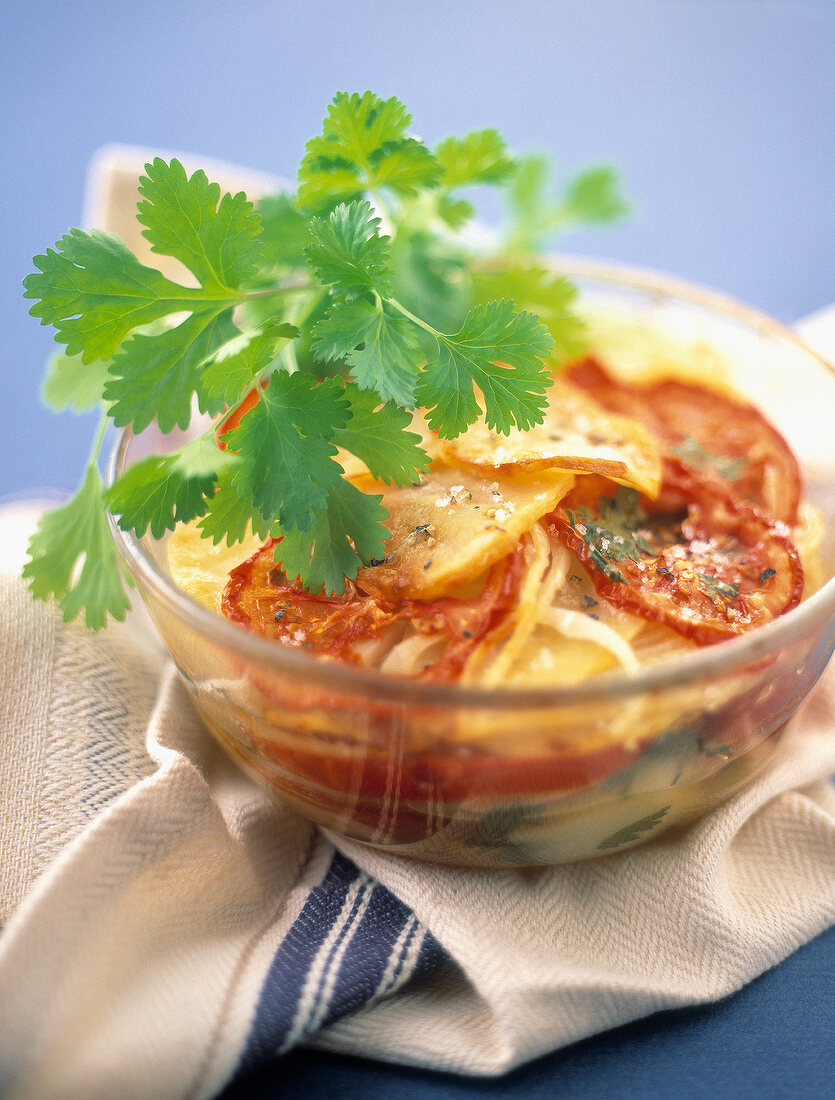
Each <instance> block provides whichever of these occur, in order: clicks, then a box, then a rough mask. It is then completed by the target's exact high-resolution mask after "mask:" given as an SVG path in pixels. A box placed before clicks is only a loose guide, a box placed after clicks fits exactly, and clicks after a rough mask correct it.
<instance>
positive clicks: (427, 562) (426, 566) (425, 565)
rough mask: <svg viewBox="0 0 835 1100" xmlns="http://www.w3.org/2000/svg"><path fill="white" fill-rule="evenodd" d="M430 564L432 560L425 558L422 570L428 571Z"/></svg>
mask: <svg viewBox="0 0 835 1100" xmlns="http://www.w3.org/2000/svg"><path fill="white" fill-rule="evenodd" d="M431 564H432V559H431V558H427V559H426V561H425V562H424V563H423V568H424V569H428V568H429V566H430V565H431Z"/></svg>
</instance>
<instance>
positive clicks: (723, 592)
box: [696, 573, 739, 600]
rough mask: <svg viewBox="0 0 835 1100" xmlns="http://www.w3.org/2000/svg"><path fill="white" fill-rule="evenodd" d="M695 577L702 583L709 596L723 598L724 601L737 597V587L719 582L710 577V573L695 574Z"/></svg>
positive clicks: (715, 578)
mask: <svg viewBox="0 0 835 1100" xmlns="http://www.w3.org/2000/svg"><path fill="white" fill-rule="evenodd" d="M696 575H697V576H698V577H699V578H700V579H701V580H703V581H704V585H705V588H706V589H707V590H708V593H709V594H710V595H711V596H724V597H725V599H726V600H733V599H734V598H735V597H736V596H738V595H739V585H736V584H728V583H726V582H725V581H720V580H719V579H718V578H717V577H712V576H711V575H710V573H697V574H696Z"/></svg>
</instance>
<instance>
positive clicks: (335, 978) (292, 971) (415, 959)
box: [236, 852, 447, 1076]
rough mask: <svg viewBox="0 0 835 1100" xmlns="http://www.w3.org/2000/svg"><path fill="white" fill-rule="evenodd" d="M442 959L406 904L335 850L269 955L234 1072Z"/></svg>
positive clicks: (244, 1069)
mask: <svg viewBox="0 0 835 1100" xmlns="http://www.w3.org/2000/svg"><path fill="white" fill-rule="evenodd" d="M446 957H447V956H446V953H445V952H444V951H443V949H442V948H441V947H440V946H439V944H438V943H437V941H436V940H434V939H433V937H432V936H431V935H429V933H428V932H426V930H425V929H424V928H423V927H422V926H421V925H420V923H419V922H418V921H417V920H416V918H415V917H414V916H413V914H412V913H411V911H410V910H409V909H408V907H407V906H405V905H404V904H403V903H402V902H401V901H399V900H398V899H397V898H396V897H394V895H393V894H391V893H389V891H388V890H386V889H385V887H383V886H381V885H380V884H379V883H375V882H374V881H373V880H372V879H370V878H369V877H368V876H367V875H366V874H364V873H363V872H361V871H359V870H358V869H357V867H355V866H354V864H353V863H351V862H350V860H348V859H346V857H345V856H343V855H342V854H341V853H339V852H337V853H336V854H335V855H334V857H333V860H332V861H331V864H330V867H329V868H328V871H327V874H326V875H325V877H324V878H323V879H322V881H321V883H320V884H319V885H318V886H317V887H315V888H314V889H313V890H311V892H310V894H309V895H308V898H307V901H306V902H305V904H304V907H303V908H302V911H301V913H300V914H299V916H298V917H297V918H296V920H295V922H294V923H293V926H292V928H291V929H290V931H289V932H288V933H287V935H286V936H285V938H284V940H283V941H282V943H281V944H280V945H279V947H278V949H277V951H276V953H275V955H274V957H273V961H272V963H271V965H270V968H269V970H268V972H267V975H266V978H265V979H264V984H263V986H262V988H261V993H260V996H259V998H258V1004H257V1006H256V1009H255V1016H254V1018H253V1021H252V1025H251V1027H250V1030H249V1035H248V1037H247V1040H246V1044H245V1047H244V1051H243V1054H242V1057H241V1061H240V1063H239V1066H238V1071H237V1074H240V1073H247V1072H249V1071H251V1070H253V1069H254V1068H256V1067H257V1066H261V1065H264V1064H266V1063H268V1062H269V1061H271V1060H272V1059H274V1058H275V1057H276V1056H277V1055H278V1054H280V1053H282V1052H283V1051H284V1050H287V1049H289V1048H290V1047H291V1046H295V1044H296V1043H299V1042H302V1041H303V1040H304V1039H306V1038H307V1037H308V1036H309V1035H311V1034H313V1033H314V1032H315V1031H317V1030H319V1028H321V1027H324V1026H325V1025H326V1024H329V1023H332V1022H333V1021H334V1020H337V1019H339V1018H340V1017H341V1016H344V1015H346V1013H349V1012H356V1011H357V1010H358V1009H361V1008H363V1007H364V1006H365V1005H367V1004H369V1003H370V1002H372V1001H375V1000H378V999H379V998H381V997H384V996H387V995H389V994H391V993H393V992H394V991H395V990H396V989H398V988H400V987H401V986H402V985H403V984H405V983H406V982H408V981H409V980H410V979H411V978H412V977H416V976H418V975H419V974H426V973H428V972H430V971H431V970H434V969H435V968H436V967H437V966H439V965H440V964H441V963H442V962H444V961H445V960H446ZM237 1074H236V1076H237Z"/></svg>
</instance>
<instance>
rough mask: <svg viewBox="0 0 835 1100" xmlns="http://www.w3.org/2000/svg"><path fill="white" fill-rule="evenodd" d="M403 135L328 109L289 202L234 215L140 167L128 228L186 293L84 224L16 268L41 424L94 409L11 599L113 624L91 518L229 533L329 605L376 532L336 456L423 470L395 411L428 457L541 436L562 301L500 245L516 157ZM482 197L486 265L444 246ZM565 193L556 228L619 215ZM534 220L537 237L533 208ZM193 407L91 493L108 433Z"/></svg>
mask: <svg viewBox="0 0 835 1100" xmlns="http://www.w3.org/2000/svg"><path fill="white" fill-rule="evenodd" d="M410 126H411V118H410V116H409V114H408V112H407V111H406V108H405V107H404V106H403V104H402V103H400V102H399V101H398V100H397V99H395V98H391V99H387V100H382V99H380V98H379V97H378V96H376V95H374V94H373V93H371V92H366V93H364V94H363V95H357V94H354V95H349V94H347V93H339V94H338V95H337V96H336V97H335V98H334V100H333V102H332V103H331V104H330V106H329V108H328V114H327V118H326V119H325V121H324V124H323V128H322V133H321V134H320V135H318V136H317V137H314V138H313V139H312V140H311V141H310V142H308V144H307V147H306V151H305V155H304V158H303V160H302V162H301V166H300V169H299V179H298V183H299V187H298V192H297V194H296V195H295V196H292V195H272V196H268V197H266V198H264V199H262V200H261V201H260V202H259V203H258V204H257V205H255V204H253V203H252V202H250V201H249V200H248V199H247V197H246V196H245V195H244V194H242V193H241V194H237V195H230V194H223V193H222V192H221V188H220V187H219V185H218V184H216V183H212V182H210V181H209V179H208V178H207V177H206V175H205V173H204V172H202V171H198V172H195V173H194V174H193V175H191V176H188V175H187V173H186V172H185V170H184V168H183V166H182V165H181V164H180V163H179V162H178V161H177V160H171V161H170V162H166V161H164V160H161V159H159V158H157V159H156V160H154V161H153V162H152V163H151V164H148V165H147V166H146V169H145V175H144V176H142V178H141V179H140V182H139V192H140V202H139V204H138V212H137V217H138V220H139V222H140V223H141V224H142V226H143V227H144V228H143V234H144V236H145V237H146V238H147V240H148V241H149V242H150V246H151V251H152V252H153V253H156V254H158V255H160V256H167V257H172V258H174V259H176V260H178V261H180V263H182V264H183V265H184V266H185V268H186V269H187V270H188V272H190V274H191V276H192V279H190V280H187V282H188V284H189V285H185V284H183V283H180V282H176V281H174V280H172V279H170V278H168V277H167V276H165V275H163V274H162V273H161V272H160V271H158V270H157V269H155V268H153V267H149V266H147V265H145V264H143V263H141V262H140V260H139V259H137V257H136V256H134V255H133V253H132V252H131V251H130V250H129V249H128V248H127V247H126V245H125V244H124V243H123V242H122V241H121V240H120V239H119V238H118V237H115V236H113V235H111V234H108V233H104V232H101V231H100V230H95V229H94V230H92V231H90V232H84V231H82V230H80V229H72V230H70V231H69V233H67V234H66V235H65V236H63V237H62V238H61V239H60V240H59V241H58V242H57V244H56V245H55V247H54V248H51V249H48V250H47V251H46V253H45V254H44V255H42V256H37V257H35V261H34V263H35V266H36V268H37V270H36V271H35V272H34V273H33V274H31V275H29V276H28V277H27V278H26V279H25V280H24V287H25V296H26V297H27V298H30V299H33V300H34V302H35V304H34V305H33V306H32V308H31V310H30V312H31V313H32V315H33V316H35V317H38V318H40V320H41V323H42V324H51V325H54V326H55V330H56V340H57V342H58V343H59V344H62V345H64V347H65V350H64V351H63V352H61V353H59V354H58V355H56V356H55V357H54V358H53V360H52V361H51V363H50V366H49V369H48V373H47V379H46V382H45V385H44V397H45V399H46V400H47V401H48V402H49V403H50V404H51V405H52V406H53V407H54V408H56V409H59V410H60V409H65V408H72V409H75V410H80V409H85V408H89V407H92V406H94V405H95V404H100V406H101V409H102V422H101V429H100V431H99V434H98V436H97V439H96V443H95V444H94V447H93V451H92V454H91V458H90V462H89V465H88V467H87V471H86V473H85V476H84V480H83V483H82V486H81V488H80V489H79V491H78V493H77V494H76V495H75V496H74V497H73V498H72V499H71V500H70V501H69V502H68V503H67V504H66V505H64V506H63V507H62V508H59V509H57V510H55V511H53V512H50V513H47V514H46V515H44V516H43V517H42V519H41V521H40V523H39V525H38V528H37V530H36V532H35V534H34V535H33V537H32V539H31V542H30V546H29V560H28V562H27V564H26V566H25V569H24V574H25V576H26V578H27V579H28V581H29V584H30V588H31V590H32V592H33V594H34V595H35V596H37V597H40V598H44V599H46V598H50V597H54V598H56V599H57V600H58V601H59V602H60V605H61V608H62V610H63V613H64V617H65V618H66V619H71V618H73V617H75V616H76V615H77V614H79V613H80V612H82V611H83V612H84V615H85V619H86V622H87V624H88V625H89V626H92V627H99V626H102V625H104V623H105V621H106V619H107V616H108V615H112V616H113V617H115V618H117V619H121V618H123V617H124V614H125V611H126V609H127V607H128V600H127V596H126V593H125V588H124V585H125V583H126V574H125V571H124V569H123V567H122V565H121V562H119V560H118V557H117V555H116V552H115V549H114V547H113V544H112V541H111V539H110V537H109V534H108V525H107V513H108V512H110V513H112V514H113V515H114V516H115V517H116V519H117V522H118V524H119V526H120V527H122V528H123V529H124V530H127V531H133V532H134V533H135V534H136V535H137V536H140V537H141V536H143V535H144V534H146V533H147V532H149V531H150V533H151V535H152V536H153V537H155V538H159V537H161V536H162V535H163V534H164V533H165V532H166V531H169V530H171V529H173V527H174V526H175V524H177V523H181V522H185V521H189V520H194V519H199V521H200V529H201V531H202V533H203V535H204V536H205V537H206V538H207V539H209V540H211V541H212V542H213V543H215V544H217V543H219V542H223V541H225V542H228V543H229V544H230V545H231V544H233V543H235V542H239V541H241V540H242V539H243V538H244V537H245V535H246V533H247V531H248V530H250V529H252V530H254V531H255V532H256V533H257V534H258V535H260V536H262V537H266V536H268V535H269V536H272V537H276V538H278V537H280V539H281V541H280V542H279V544H278V548H277V552H276V557H277V560H279V561H281V562H282V563H283V568H284V570H285V572H286V573H287V575H288V576H290V577H295V576H298V577H299V578H300V579H301V581H302V582H303V583H304V584H306V585H307V586H308V587H310V588H311V589H313V590H319V589H322V588H324V589H325V590H326V591H328V592H332V591H335V592H341V591H344V586H345V578H346V577H348V578H350V577H353V576H355V575H356V572H357V570H358V569H359V567H360V566H361V565H362V564H363V563H366V564H367V563H369V562H370V561H371V560H372V559H379V558H381V557H383V556H384V543H385V540H386V538H387V537H388V535H389V532H388V530H387V528H386V527H385V520H386V518H387V515H388V513H387V511H386V509H385V508H384V507H383V506H382V504H381V500H382V498H381V496H380V495H375V494H373V493H372V494H365V493H362V492H360V490H359V489H357V488H356V487H355V486H354V485H353V484H351V483H350V482H348V481H346V480H345V479H344V477H343V476H342V475H343V468H342V466H341V465H340V462H339V457H338V456H339V452H338V450H337V448H342V449H343V450H344V451H347V452H349V453H350V454H353V455H355V456H356V457H357V458H359V459H360V460H361V461H362V462H364V463H365V464H366V465H367V466H368V468H369V470H370V471H371V473H372V474H373V475H374V476H375V477H376V478H378V479H380V480H382V481H384V482H386V483H389V484H396V485H405V484H410V483H414V482H416V481H417V480H418V479H419V478H420V476H421V475H422V474H423V473H424V472H425V471H426V470H427V469H428V467H429V458H428V456H427V454H426V453H425V451H424V450H423V448H422V447H421V445H420V437H419V436H418V435H416V434H415V433H414V432H412V431H410V430H409V425H410V421H411V413H410V410H411V409H413V408H415V407H420V408H422V409H423V410H424V411H425V414H426V417H427V419H428V422H429V424H430V425H431V426H432V428H434V429H435V430H436V431H437V432H438V433H439V435H441V436H443V437H446V438H454V437H455V436H457V435H459V434H460V433H461V432H463V431H465V430H466V429H467V428H468V427H469V426H470V425H471V424H473V423H474V422H475V421H476V420H477V419H478V418H479V417H480V416H482V415H483V416H484V417H485V419H486V421H487V423H488V425H489V426H490V427H491V428H493V429H495V430H496V431H499V432H504V433H507V432H509V431H510V429H511V428H513V427H517V428H520V429H523V430H524V429H527V428H529V427H531V426H533V425H535V424H537V423H540V422H541V420H542V417H543V414H544V410H545V407H546V397H545V393H546V390H547V387H548V385H549V384H550V368H549V366H548V365H547V363H546V361H547V359H548V357H549V356H550V355H551V354H552V353H553V354H555V355H558V356H563V357H564V356H565V355H566V354H571V353H573V352H574V351H576V350H578V348H579V346H580V342H581V339H582V330H581V326H580V325H579V322H578V321H577V318H576V316H575V315H574V313H573V309H572V306H573V294H574V291H573V289H572V288H571V287H570V286H569V285H568V284H567V283H566V282H565V281H564V280H562V279H559V278H558V277H556V276H554V275H553V274H551V273H549V272H548V271H547V269H546V268H545V267H544V266H543V265H542V264H541V263H539V262H538V261H537V260H536V258H535V257H534V255H533V246H534V245H535V244H536V243H537V242H536V241H535V240H534V239H533V238H534V235H533V234H532V233H531V232H530V231H529V227H528V229H525V231H524V232H523V231H522V229H521V228H520V227H521V226H522V222H523V221H524V219H523V218H521V215H520V210H521V206H522V205H524V203H525V202H527V201H528V200H530V202H531V203H534V200H533V199H532V198H531V195H533V192H532V191H531V186H532V183H531V168H530V162H527V161H519V160H517V159H515V158H514V157H513V156H512V155H511V154H510V153H509V151H508V150H507V147H506V146H505V143H504V141H503V139H502V138H501V136H500V135H499V134H498V133H497V132H496V131H495V130H491V129H485V130H480V131H476V132H473V133H471V134H467V135H465V136H463V137H460V138H459V137H452V138H447V139H446V140H445V141H443V142H441V143H440V145H438V146H437V148H436V149H434V150H431V149H430V148H429V147H428V146H427V145H426V144H425V143H424V142H422V141H420V140H419V139H417V138H416V137H414V136H413V135H412V134H411V133H410V132H409V130H410ZM540 176H541V173H540ZM534 182H536V181H534ZM540 183H541V181H540ZM485 185H489V186H506V187H509V188H510V194H511V207H512V209H513V210H514V211H515V212H514V215H513V217H514V218H515V221H514V222H513V224H514V225H515V226H516V228H515V230H513V232H512V233H511V234H510V236H509V238H508V243H507V246H506V247H505V249H504V251H503V252H500V253H499V254H498V256H493V257H491V258H489V260H486V259H484V258H483V257H478V256H476V255H475V254H474V253H472V252H471V251H470V250H469V249H468V248H467V247H466V244H465V242H464V239H463V238H462V237H461V235H460V232H459V231H460V230H461V228H462V227H463V226H464V225H465V224H466V222H467V221H469V219H470V218H471V217H472V216H473V213H474V208H473V206H472V203H471V201H470V197H471V196H470V190H471V189H472V188H473V187H478V186H485ZM536 186H537V187H539V190H538V191H536V197H535V203H534V205H536V204H537V203H538V204H539V207H538V208H541V207H542V206H543V203H545V201H546V200H545V199H544V198H543V194H542V187H541V186H540V184H537V185H536ZM462 191H464V192H465V193H464V194H462V193H461V192H462ZM526 194H528V199H525V195H526ZM567 195H568V196H569V197H568V200H566V201H567V204H568V205H566V203H565V202H564V203H563V207H565V211H569V213H570V217H569V215H568V214H566V215H565V216H566V217H569V220H571V219H572V218H573V219H574V220H577V219H579V220H589V221H594V220H605V218H606V217H609V216H613V215H614V213H616V212H617V209H619V204H620V199H619V197H618V195H617V189H616V187H615V184H614V181H613V179H609V178H608V177H607V179H606V180H603V181H602V182H601V180H599V179H598V180H597V182H596V183H595V182H594V180H593V179H591V178H590V177H588V174H586V175H585V176H582V175H581V176H580V177H577V179H576V180H575V181H574V182H573V183H572V184H570V185H569V188H568V192H567ZM604 207H605V208H606V209H605V210H604ZM549 209H550V208H549ZM565 211H564V213H565ZM607 211H608V212H607ZM540 212H541V210H540ZM546 220H547V221H548V224H549V225H552V226H555V225H556V224H557V221H558V220H559V219H558V218H556V217H555V215H554V212H553V210H551V211H550V213H549V214H548V216H547V218H546ZM526 234H527V235H526ZM242 402H245V404H244V405H242V410H245V411H242V412H241V413H240V414H239V415H238V416H237V417H236V418H233V420H232V421H231V422H230V423H229V425H228V426H224V425H225V418H226V417H227V415H228V413H229V410H230V409H232V410H234V409H236V408H238V406H239V405H241V403H242ZM195 407H196V408H197V409H199V411H200V412H201V413H202V414H204V416H205V417H206V418H208V421H207V426H206V430H205V431H203V433H202V434H196V437H195V438H193V439H192V440H191V441H190V442H188V443H186V444H184V445H183V446H181V447H179V448H176V449H172V450H170V451H168V452H167V453H165V454H160V455H152V456H150V457H148V458H145V459H143V460H141V461H140V462H137V463H136V464H135V465H133V466H132V467H130V468H129V469H128V470H127V471H126V472H125V473H123V474H122V475H121V476H120V477H119V478H118V480H117V481H116V482H115V483H114V484H113V485H111V486H110V487H109V488H105V487H104V485H103V484H102V480H101V477H100V475H99V472H98V462H99V450H100V447H101V440H102V438H103V432H104V428H105V426H106V425H107V423H108V422H112V423H113V424H114V425H115V426H116V427H129V428H131V429H132V430H133V431H134V432H136V433H138V432H142V431H144V430H145V429H146V428H147V427H148V426H149V425H150V424H151V423H152V422H154V421H155V422H156V424H157V425H158V427H159V429H160V430H161V431H162V432H163V433H168V432H171V431H172V430H173V429H175V428H181V429H185V428H188V427H189V425H190V424H191V423H192V418H193V413H194V409H195ZM218 439H220V443H221V445H220V446H219V445H218Z"/></svg>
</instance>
